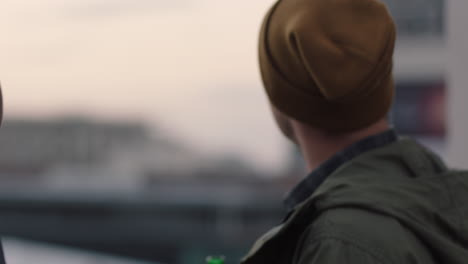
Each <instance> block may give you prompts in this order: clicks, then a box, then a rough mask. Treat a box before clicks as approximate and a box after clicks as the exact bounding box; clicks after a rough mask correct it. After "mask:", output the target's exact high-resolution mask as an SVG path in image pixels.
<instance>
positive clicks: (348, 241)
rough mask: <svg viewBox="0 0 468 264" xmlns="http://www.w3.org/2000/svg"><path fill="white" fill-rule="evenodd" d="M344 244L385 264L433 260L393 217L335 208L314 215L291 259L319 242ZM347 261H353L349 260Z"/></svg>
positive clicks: (427, 263) (419, 242) (418, 241)
mask: <svg viewBox="0 0 468 264" xmlns="http://www.w3.org/2000/svg"><path fill="white" fill-rule="evenodd" d="M324 243H326V244H333V243H334V244H336V248H335V250H336V249H339V248H343V245H347V249H346V250H347V251H349V248H350V247H351V248H355V249H356V250H359V251H362V252H365V253H366V254H368V255H369V256H373V257H374V258H375V259H376V260H379V261H381V262H382V263H385V264H387V263H388V264H392V263H402V264H404V263H425V264H430V263H433V262H432V259H431V256H430V253H429V251H428V250H427V249H426V248H425V247H424V244H423V243H422V242H421V241H420V240H419V239H418V238H417V237H416V236H414V235H413V234H412V233H411V232H410V231H408V230H407V229H405V227H404V226H402V225H401V224H400V223H399V222H398V221H397V220H395V219H393V218H391V217H388V216H385V215H381V214H377V213H374V212H371V211H368V210H365V209H356V208H335V209H330V210H327V211H325V212H324V213H322V214H321V215H320V216H318V217H317V218H316V219H315V220H314V221H313V222H312V223H311V224H310V225H309V227H308V228H307V229H306V231H305V232H304V234H303V236H302V238H301V241H300V244H299V247H297V251H296V254H295V259H296V260H298V259H301V258H303V257H304V254H306V252H310V249H311V248H312V247H313V248H316V247H317V245H321V244H324ZM349 263H354V262H353V261H352V260H350V262H349Z"/></svg>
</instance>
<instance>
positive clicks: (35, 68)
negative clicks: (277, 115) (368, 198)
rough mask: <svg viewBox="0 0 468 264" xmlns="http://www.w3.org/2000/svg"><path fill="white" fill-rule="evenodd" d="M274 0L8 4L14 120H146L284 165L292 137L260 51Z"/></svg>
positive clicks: (8, 104) (2, 53)
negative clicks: (262, 74) (271, 97)
mask: <svg viewBox="0 0 468 264" xmlns="http://www.w3.org/2000/svg"><path fill="white" fill-rule="evenodd" d="M271 3H272V1H266V0H263V1H254V2H252V1H234V2H228V1H213V0H202V1H192V0H180V1H170V2H167V1H134V0H131V1H130V0H119V1H106V0H98V1H83V0H72V1H60V0H45V1H40V2H37V1H30V0H14V1H2V4H0V31H1V32H3V33H4V36H6V37H5V38H4V40H3V41H2V42H1V43H0V57H1V58H2V60H0V81H1V82H2V86H3V90H4V97H5V116H6V118H9V117H12V118H16V117H28V118H30V117H33V118H40V119H43V118H49V117H57V116H59V117H60V116H84V117H97V118H102V119H108V118H110V119H127V120H132V119H136V120H138V121H144V122H147V123H149V124H150V125H151V126H153V127H155V128H156V129H158V130H160V129H166V130H167V132H168V133H169V134H172V135H174V136H175V137H178V138H179V139H180V140H182V141H185V142H184V143H186V144H188V145H191V146H192V147H193V148H196V149H198V150H200V151H201V152H208V153H211V154H213V155H216V153H219V152H226V151H228V152H232V153H234V154H238V155H240V156H243V157H245V158H246V159H247V160H251V161H253V163H254V164H256V165H257V166H259V167H261V168H264V169H271V170H272V171H274V170H276V169H278V168H281V167H282V166H284V162H283V160H285V154H284V149H285V144H286V143H285V141H284V140H282V138H281V136H280V134H279V132H278V131H277V130H276V128H275V127H274V123H273V120H272V118H271V117H270V115H269V112H268V111H269V109H268V104H267V100H266V97H265V96H264V94H263V91H262V86H261V83H260V78H259V73H258V69H257V55H256V46H257V32H258V28H259V25H260V22H261V19H262V16H263V15H264V13H265V12H266V10H267V9H268V7H269V5H270V4H271ZM234 43H235V45H234Z"/></svg>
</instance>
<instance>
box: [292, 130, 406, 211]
mask: <svg viewBox="0 0 468 264" xmlns="http://www.w3.org/2000/svg"><path fill="white" fill-rule="evenodd" d="M397 139H398V135H397V133H396V132H395V130H393V129H389V130H387V131H385V132H382V133H379V134H376V135H373V136H370V137H367V138H364V139H362V140H360V141H358V142H356V143H354V144H352V145H351V146H349V147H347V148H345V149H344V150H343V151H341V152H338V153H337V154H335V155H334V156H333V157H331V158H330V159H329V160H327V161H326V162H324V163H323V164H322V165H320V167H318V168H317V169H315V170H314V171H312V172H311V173H310V174H309V175H308V176H307V177H306V178H305V179H303V180H302V181H301V182H300V183H299V184H298V185H296V187H294V188H293V189H292V191H291V192H290V193H289V194H288V195H287V197H286V199H285V200H284V204H285V206H286V209H287V211H288V212H291V211H292V210H294V208H295V207H296V206H297V205H298V204H300V203H302V202H303V201H305V200H306V199H307V198H308V197H310V196H311V195H312V194H313V193H314V192H315V191H316V190H317V188H318V187H319V186H320V185H321V184H322V183H323V182H324V181H325V179H326V178H327V177H328V176H329V175H330V174H332V173H333V172H334V171H335V170H336V169H338V168H339V167H341V166H342V165H343V164H345V163H346V162H349V161H350V160H352V159H354V158H355V157H357V156H359V155H361V154H363V153H365V152H367V151H370V150H373V149H376V148H380V147H383V146H385V145H388V144H390V143H393V142H395V141H397Z"/></svg>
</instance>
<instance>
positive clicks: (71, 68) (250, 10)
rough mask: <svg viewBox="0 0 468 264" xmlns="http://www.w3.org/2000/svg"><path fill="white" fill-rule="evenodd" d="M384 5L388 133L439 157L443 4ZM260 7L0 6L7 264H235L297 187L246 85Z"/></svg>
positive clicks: (253, 67) (1, 228)
mask: <svg viewBox="0 0 468 264" xmlns="http://www.w3.org/2000/svg"><path fill="white" fill-rule="evenodd" d="M385 2H386V3H387V4H388V7H389V9H390V11H391V12H392V14H393V15H394V17H395V20H396V22H397V24H398V33H399V38H398V43H397V49H396V54H395V78H396V84H397V93H396V101H395V105H394V109H393V110H392V120H393V122H394V124H395V127H396V129H397V131H399V132H400V133H401V134H405V135H409V136H412V137H415V138H417V139H418V140H419V141H421V142H422V143H423V144H425V145H427V146H428V147H430V148H431V149H433V150H434V151H436V152H437V153H439V154H441V155H442V156H443V157H445V156H446V154H447V148H446V146H447V141H448V139H447V134H448V133H447V125H446V124H447V122H446V120H447V118H446V116H447V115H446V101H447V100H446V94H447V92H446V86H447V85H446V83H447V81H446V67H447V65H446V64H447V59H446V58H447V54H446V53H447V48H446V47H447V45H446V25H445V24H446V22H445V21H446V18H445V14H446V3H445V1H444V0H385ZM272 3H273V2H272V1H271V0H257V1H247V0H241V1H226V0H172V1H160V0H42V1H33V0H3V1H2V2H1V3H0V32H1V33H2V36H3V37H2V41H0V58H1V60H0V80H1V83H2V86H3V92H4V101H5V119H6V120H5V122H4V124H3V127H2V129H1V130H0V233H1V234H3V235H4V236H7V237H12V239H7V240H5V241H6V242H5V243H6V245H5V247H6V256H7V261H9V263H11V264H15V263H18V264H19V263H26V262H25V261H26V260H25V259H27V258H28V257H29V259H34V260H35V261H39V260H41V259H42V261H43V262H44V263H46V262H47V263H51V264H54V263H65V261H64V259H70V258H71V257H70V256H69V254H71V253H69V251H70V250H75V251H74V253H73V254H78V255H79V254H82V255H81V256H82V258H83V259H84V260H83V262H79V263H105V262H104V261H103V259H102V258H99V257H98V256H100V255H99V254H110V255H113V257H115V258H117V257H125V258H126V260H125V261H134V262H131V263H157V262H161V263H176V264H177V263H180V264H186V263H187V264H189V263H193V264H194V263H204V258H205V256H207V255H224V256H226V257H227V260H228V261H227V263H237V262H238V260H239V258H240V257H241V256H242V255H243V254H244V253H246V251H247V250H248V248H249V247H250V246H251V244H252V243H253V241H254V240H255V238H256V237H257V236H258V235H260V234H262V233H263V232H264V231H266V230H268V229H269V228H270V227H272V226H273V225H276V224H278V223H279V222H280V221H281V219H282V217H283V214H284V211H283V208H282V198H283V197H284V196H285V194H286V193H287V191H288V190H289V189H290V188H291V187H292V186H293V185H294V184H296V183H297V182H298V181H299V180H300V179H301V178H302V177H304V176H305V175H306V173H307V171H305V168H304V166H303V162H302V160H301V157H300V154H299V152H298V150H297V149H296V148H295V147H294V146H292V145H291V144H290V143H288V142H287V141H286V140H284V139H283V138H282V137H281V135H280V134H279V132H278V131H277V129H276V127H275V125H274V122H273V119H272V117H271V116H270V113H269V108H268V103H267V99H266V96H265V95H264V93H263V88H262V84H261V81H260V76H259V71H258V66H257V38H258V32H259V26H260V23H261V21H262V19H263V16H264V14H265V13H266V10H267V9H268V8H269V7H270V6H271V4H272ZM18 239H20V240H18ZM25 240H27V241H29V242H25ZM31 241H35V242H31ZM37 242H41V243H45V244H35V243H37ZM29 243H32V244H29ZM51 247H52V248H53V247H56V248H55V249H53V250H51V249H50V248H51ZM31 248H33V249H31ZM76 250H78V253H76ZM36 251H39V252H42V253H40V254H34V252H36ZM31 252H32V253H31ZM80 252H81V253H80ZM28 254H29V255H28ZM83 254H94V255H93V256H94V257H92V258H91V257H83V256H85V255H83ZM60 257H62V259H60ZM73 259H76V257H73ZM22 261H23V262H22ZM122 261H123V260H122ZM138 261H139V262H138ZM144 261H146V262H144ZM30 262H31V261H30ZM30 262H27V263H30ZM111 262H112V263H120V262H117V261H116V260H115V259H112V260H109V263H111ZM36 263H39V262H36ZM41 263H42V262H41ZM67 263H70V262H67ZM77 263H78V262H77ZM122 263H130V262H122Z"/></svg>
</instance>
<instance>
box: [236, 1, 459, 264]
mask: <svg viewBox="0 0 468 264" xmlns="http://www.w3.org/2000/svg"><path fill="white" fill-rule="evenodd" d="M395 32H396V30H395V24H394V22H393V19H392V17H391V16H390V14H389V13H388V11H387V9H386V7H385V5H384V4H383V3H381V2H380V1H379V0H279V1H278V2H277V3H276V4H275V5H274V6H273V8H272V9H271V10H270V11H269V13H268V14H267V16H266V18H265V20H264V23H263V26H262V30H261V35H260V68H261V74H262V78H263V82H264V85H265V88H266V92H267V95H268V97H269V99H270V102H271V105H272V109H273V113H274V116H275V118H276V120H277V123H278V125H279V127H280V128H281V130H282V131H283V133H284V134H285V135H286V136H287V137H288V138H290V139H291V140H292V141H293V142H295V143H296V144H297V145H298V146H299V148H300V149H301V151H302V154H303V156H304V158H305V160H306V163H307V165H308V167H309V169H310V170H311V171H312V173H311V174H309V175H308V176H307V177H306V178H305V179H304V180H302V182H300V183H299V184H298V185H297V186H296V187H295V188H294V189H293V190H292V191H291V192H290V194H289V195H288V197H287V199H286V206H287V209H288V210H289V213H288V215H287V217H286V218H285V220H284V221H283V223H282V224H281V225H280V226H278V227H276V228H274V229H272V230H271V231H269V232H268V233H267V234H265V235H264V236H263V237H262V238H260V239H259V240H258V241H257V242H256V243H255V245H254V246H253V248H252V249H251V251H250V253H249V254H248V255H247V256H246V257H245V258H244V260H243V263H244V264H253V263H265V264H269V263H285V264H286V263H298V264H315V263H317V264H319V263H320V264H328V263H340V264H345V263H349V264H354V263H356V264H371V263H380V264H397V263H398V264H402V263H403V264H410V263H411V264H435V263H444V264H462V263H468V228H467V226H468V203H466V201H468V173H467V172H461V171H452V170H449V169H448V168H447V167H446V165H445V164H444V163H443V162H442V161H441V159H440V158H439V157H438V156H436V155H435V154H433V153H432V152H430V151H429V150H427V149H426V148H424V147H423V146H421V145H419V144H418V143H416V142H415V141H413V140H411V139H408V138H402V137H398V136H397V135H396V133H395V131H394V130H393V129H391V127H390V125H389V122H388V120H387V117H386V116H387V114H388V111H389V108H390V106H391V102H392V99H393V93H394V84H393V78H392V59H393V50H394V45H395V35H396V33H395Z"/></svg>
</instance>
